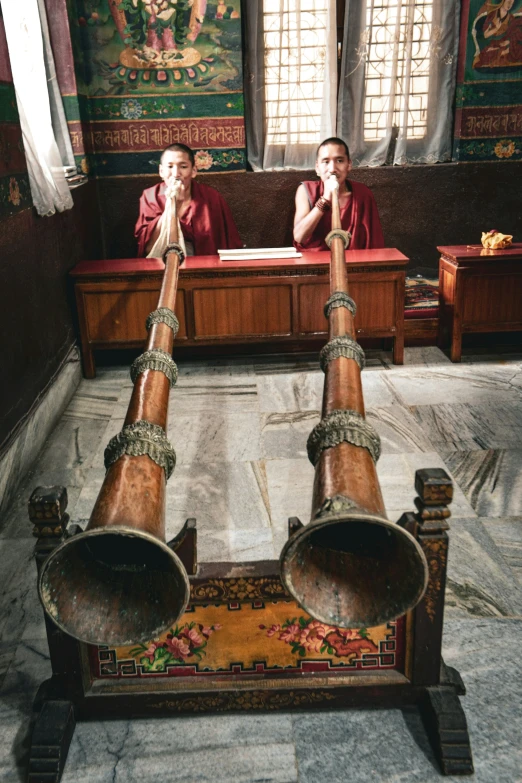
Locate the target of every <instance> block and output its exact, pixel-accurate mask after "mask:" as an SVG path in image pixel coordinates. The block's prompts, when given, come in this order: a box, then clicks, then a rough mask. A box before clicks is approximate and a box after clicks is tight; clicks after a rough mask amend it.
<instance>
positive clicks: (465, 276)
mask: <svg viewBox="0 0 522 783" xmlns="http://www.w3.org/2000/svg"><path fill="white" fill-rule="evenodd" d="M437 250H438V251H439V252H440V253H441V257H440V261H439V307H440V311H439V312H440V315H439V345H443V344H446V343H447V340H448V338H450V339H451V361H452V362H460V360H461V357H462V335H463V334H466V333H468V334H469V333H478V332H515V331H521V330H522V243H520V242H519V243H516V244H513V245H512V246H511V247H509V248H507V249H506V250H484V249H483V248H482V246H481V245H473V246H471V245H452V246H448V247H446V246H444V247H438V248H437Z"/></svg>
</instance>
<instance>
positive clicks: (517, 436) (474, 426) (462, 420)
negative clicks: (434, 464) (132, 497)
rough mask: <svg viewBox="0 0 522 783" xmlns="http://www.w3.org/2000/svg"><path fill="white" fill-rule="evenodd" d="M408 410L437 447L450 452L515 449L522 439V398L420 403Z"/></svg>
mask: <svg viewBox="0 0 522 783" xmlns="http://www.w3.org/2000/svg"><path fill="white" fill-rule="evenodd" d="M410 410H411V413H412V415H413V417H414V418H415V420H416V422H417V424H418V425H419V427H420V428H421V429H422V430H424V432H425V434H426V436H427V437H428V438H429V439H430V441H431V442H432V443H433V444H434V445H435V446H436V447H437V448H439V447H442V448H443V449H446V450H450V451H453V450H455V451H471V450H477V449H494V448H509V447H511V448H517V446H519V445H520V443H521V442H522V399H521V400H520V401H519V402H502V401H498V402H496V403H495V405H491V404H486V403H482V404H480V405H471V404H464V403H441V404H439V405H419V406H414V407H412V408H411V409H410Z"/></svg>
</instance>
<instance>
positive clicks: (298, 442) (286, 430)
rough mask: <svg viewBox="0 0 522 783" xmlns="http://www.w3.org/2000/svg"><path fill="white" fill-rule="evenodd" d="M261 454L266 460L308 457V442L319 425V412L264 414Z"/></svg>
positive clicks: (262, 417)
mask: <svg viewBox="0 0 522 783" xmlns="http://www.w3.org/2000/svg"><path fill="white" fill-rule="evenodd" d="M260 418H261V452H262V455H263V457H264V458H265V459H297V458H300V457H306V456H307V453H306V441H307V439H308V436H309V435H310V432H311V431H312V429H313V428H314V427H315V425H316V424H318V423H319V421H320V418H321V414H320V412H319V411H297V412H287V413H264V414H262V415H261V417H260Z"/></svg>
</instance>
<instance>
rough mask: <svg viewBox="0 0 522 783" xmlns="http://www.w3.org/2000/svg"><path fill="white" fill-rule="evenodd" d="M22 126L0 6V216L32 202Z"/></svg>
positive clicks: (1, 217)
mask: <svg viewBox="0 0 522 783" xmlns="http://www.w3.org/2000/svg"><path fill="white" fill-rule="evenodd" d="M32 203H33V202H32V199H31V188H30V185H29V175H28V174H27V165H26V162H25V152H24V145H23V141H22V129H21V127H20V120H19V117H18V109H17V106H16V96H15V91H14V86H13V77H12V74H11V66H10V64H9V52H8V49H7V41H6V38H5V30H4V23H3V21H2V12H1V9H0V220H1V219H3V218H6V217H9V216H10V215H14V214H15V213H16V212H19V211H20V210H22V209H28V208H29V207H31V206H32Z"/></svg>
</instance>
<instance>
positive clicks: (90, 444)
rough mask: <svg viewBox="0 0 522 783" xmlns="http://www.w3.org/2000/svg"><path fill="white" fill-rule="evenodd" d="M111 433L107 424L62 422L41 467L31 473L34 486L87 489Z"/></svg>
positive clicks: (86, 421) (41, 460)
mask: <svg viewBox="0 0 522 783" xmlns="http://www.w3.org/2000/svg"><path fill="white" fill-rule="evenodd" d="M106 429H107V421H106V420H97V419H62V420H61V421H60V422H59V424H58V425H57V426H56V428H55V429H54V431H53V433H52V435H51V436H50V437H49V438H48V440H47V441H46V443H45V446H44V448H43V449H42V452H41V454H40V457H39V459H38V462H37V464H36V465H35V466H34V468H33V469H31V470H30V471H28V473H27V475H26V481H25V483H28V482H29V480H30V481H31V483H32V484H33V485H34V486H52V485H54V484H63V485H64V486H66V487H81V486H83V484H84V482H85V480H86V477H87V473H88V470H89V468H90V466H91V463H92V460H93V457H94V455H95V453H96V451H97V449H98V446H99V444H100V441H101V439H102V437H103V434H104V432H105V430H106Z"/></svg>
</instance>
